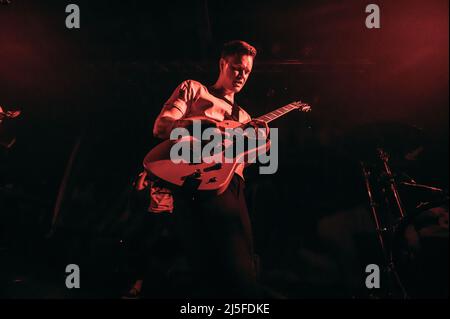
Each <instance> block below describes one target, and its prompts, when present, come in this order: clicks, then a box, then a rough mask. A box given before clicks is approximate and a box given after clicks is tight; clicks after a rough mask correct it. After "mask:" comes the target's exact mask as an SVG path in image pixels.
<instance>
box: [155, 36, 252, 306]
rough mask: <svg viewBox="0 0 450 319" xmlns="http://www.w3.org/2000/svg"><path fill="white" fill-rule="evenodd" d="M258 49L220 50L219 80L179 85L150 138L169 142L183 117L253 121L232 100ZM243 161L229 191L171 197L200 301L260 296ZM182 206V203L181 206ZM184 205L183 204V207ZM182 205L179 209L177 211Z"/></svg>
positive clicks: (235, 46) (238, 44) (234, 45)
mask: <svg viewBox="0 0 450 319" xmlns="http://www.w3.org/2000/svg"><path fill="white" fill-rule="evenodd" d="M255 56H256V49H255V48H254V47H253V46H251V45H250V44H248V43H246V42H244V41H231V42H228V43H226V44H225V45H224V46H223V49H222V53H221V57H220V61H219V68H220V72H219V76H218V79H217V81H216V83H215V84H214V85H212V86H209V87H207V86H205V85H203V84H201V83H199V82H197V81H194V80H187V81H184V82H182V83H181V84H180V85H179V86H178V87H177V88H176V89H175V91H174V92H173V94H172V95H171V97H170V98H169V99H168V101H167V102H166V103H165V104H164V107H163V109H162V111H161V113H160V114H159V116H158V117H157V119H156V121H155V124H154V128H153V134H154V136H155V137H157V138H161V139H168V138H169V136H170V132H171V130H172V129H173V128H175V127H177V126H179V125H180V123H182V122H183V120H184V119H187V118H193V117H194V118H198V117H201V118H206V119H211V120H213V121H219V122H220V121H223V120H235V121H238V122H241V123H246V122H249V121H251V117H250V115H249V114H248V113H247V112H246V111H245V110H243V109H242V108H241V107H239V106H238V105H237V104H236V102H235V94H236V93H239V92H240V91H241V90H242V88H243V87H244V85H245V83H246V82H247V79H248V77H249V75H250V73H251V71H252V67H253V60H254V58H255ZM244 166H245V163H240V164H239V165H238V167H237V168H236V170H235V174H234V176H233V178H232V180H231V182H230V183H229V185H228V187H227V189H226V190H225V191H224V192H222V193H221V194H220V195H215V196H210V197H208V198H204V199H195V200H192V199H191V198H189V199H187V198H184V199H182V198H181V197H182V196H177V195H176V196H175V209H176V212H177V214H178V216H177V219H179V220H180V221H181V222H180V223H181V225H182V233H184V235H185V236H183V242H185V243H186V246H187V250H188V251H187V253H188V256H189V257H190V262H191V266H192V268H193V272H194V278H195V280H196V287H198V288H199V291H198V293H199V294H200V296H201V297H258V296H259V289H258V288H257V284H256V271H255V269H256V267H255V263H254V253H253V240H252V229H251V223H250V219H249V215H248V211H247V205H246V202H245V197H244V177H243V170H244ZM181 202H184V204H181ZM186 203H187V204H186ZM180 207H183V208H180Z"/></svg>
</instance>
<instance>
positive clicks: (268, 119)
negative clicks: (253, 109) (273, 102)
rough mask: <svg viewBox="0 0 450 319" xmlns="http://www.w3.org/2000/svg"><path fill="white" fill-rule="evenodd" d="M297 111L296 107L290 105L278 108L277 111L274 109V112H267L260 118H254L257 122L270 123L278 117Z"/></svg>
mask: <svg viewBox="0 0 450 319" xmlns="http://www.w3.org/2000/svg"><path fill="white" fill-rule="evenodd" d="M296 109H298V106H295V105H293V104H292V103H290V104H288V105H285V106H283V107H280V108H279V109H276V110H275V111H272V112H269V113H267V114H265V115H263V116H260V117H258V118H256V119H257V120H260V121H264V122H266V123H270V122H272V121H273V120H276V119H277V118H279V117H282V116H283V115H285V114H287V113H289V112H290V111H292V110H296Z"/></svg>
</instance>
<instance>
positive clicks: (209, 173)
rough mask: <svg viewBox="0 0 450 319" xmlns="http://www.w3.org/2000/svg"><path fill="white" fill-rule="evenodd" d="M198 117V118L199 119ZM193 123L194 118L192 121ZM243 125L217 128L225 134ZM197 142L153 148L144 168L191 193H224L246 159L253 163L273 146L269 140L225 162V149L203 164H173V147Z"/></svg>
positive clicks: (229, 123) (167, 143) (219, 124)
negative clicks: (193, 191)
mask: <svg viewBox="0 0 450 319" xmlns="http://www.w3.org/2000/svg"><path fill="white" fill-rule="evenodd" d="M198 119H199V118H196V120H198ZM190 120H192V119H190ZM239 126H242V123H239V122H236V121H229V120H227V121H222V122H217V123H216V127H217V128H219V129H220V130H221V131H223V130H224V129H225V128H230V129H231V128H236V127H239ZM195 141H196V139H195V138H194V137H189V139H187V140H183V141H180V140H166V141H164V142H162V143H160V144H158V145H157V146H156V147H154V148H153V149H152V150H151V151H150V152H149V153H148V154H147V155H146V156H145V158H144V163H143V164H144V168H145V170H146V171H147V172H149V173H150V174H152V175H154V176H156V177H158V178H160V179H162V180H164V181H165V182H167V183H169V184H171V185H172V186H177V187H185V188H187V189H190V190H197V191H201V192H204V193H213V194H221V193H223V192H224V191H225V190H226V189H227V187H228V184H229V183H230V181H231V179H232V178H233V175H234V172H235V170H236V168H237V166H238V165H239V164H240V163H244V159H245V160H247V162H248V161H252V160H253V159H255V158H256V156H257V155H258V153H259V154H261V153H262V152H266V151H267V149H268V148H269V147H270V141H269V140H266V141H265V143H264V144H262V145H261V143H260V145H258V144H257V143H256V147H253V148H249V149H247V150H245V151H244V152H242V153H240V154H237V155H236V156H235V157H234V158H228V161H225V160H224V158H225V155H224V152H225V148H224V150H222V152H220V153H217V154H214V155H212V156H208V157H203V158H202V161H201V163H192V162H189V161H179V162H174V161H173V160H172V159H171V157H170V152H171V149H172V147H173V146H174V145H175V144H177V143H181V144H183V143H186V144H187V145H193V142H195Z"/></svg>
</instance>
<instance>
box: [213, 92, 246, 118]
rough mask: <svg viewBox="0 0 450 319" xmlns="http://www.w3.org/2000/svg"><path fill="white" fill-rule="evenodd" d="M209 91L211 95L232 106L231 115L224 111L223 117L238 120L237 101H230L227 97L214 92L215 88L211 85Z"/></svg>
mask: <svg viewBox="0 0 450 319" xmlns="http://www.w3.org/2000/svg"><path fill="white" fill-rule="evenodd" d="M209 91H210V92H211V94H212V95H214V96H215V97H217V98H218V99H221V100H223V101H225V102H227V103H228V104H230V105H231V107H232V108H231V116H230V115H229V114H228V113H224V115H223V119H224V120H232V121H236V122H239V106H238V105H237V103H236V102H234V103H231V101H230V100H228V99H227V98H225V97H223V96H218V95H216V94H214V93H215V90H214V88H213V87H212V86H210V87H209Z"/></svg>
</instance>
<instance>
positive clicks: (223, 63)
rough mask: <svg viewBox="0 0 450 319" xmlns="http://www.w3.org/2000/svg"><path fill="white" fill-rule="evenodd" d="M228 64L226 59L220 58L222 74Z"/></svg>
mask: <svg viewBox="0 0 450 319" xmlns="http://www.w3.org/2000/svg"><path fill="white" fill-rule="evenodd" d="M226 63H227V61H226V60H225V59H224V58H220V60H219V70H220V72H222V70H223V68H224V67H225V64H226Z"/></svg>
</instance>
